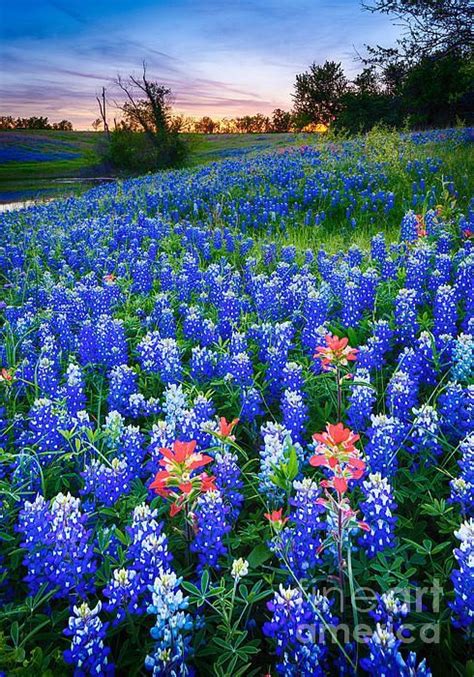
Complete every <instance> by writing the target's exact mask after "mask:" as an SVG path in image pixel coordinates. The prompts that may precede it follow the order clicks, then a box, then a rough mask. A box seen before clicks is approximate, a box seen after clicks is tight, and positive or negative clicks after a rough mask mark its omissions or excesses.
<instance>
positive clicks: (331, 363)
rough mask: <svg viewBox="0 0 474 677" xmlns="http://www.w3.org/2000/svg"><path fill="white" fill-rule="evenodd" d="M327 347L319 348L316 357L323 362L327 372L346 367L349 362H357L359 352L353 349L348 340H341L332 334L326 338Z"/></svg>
mask: <svg viewBox="0 0 474 677" xmlns="http://www.w3.org/2000/svg"><path fill="white" fill-rule="evenodd" d="M324 340H325V341H326V345H325V346H318V347H317V348H316V352H315V354H314V357H315V358H317V359H319V360H321V365H322V367H323V369H324V370H325V371H329V370H331V369H335V368H337V367H346V366H347V365H348V364H349V362H353V361H354V360H356V359H357V358H356V355H357V353H358V352H359V351H358V350H357V348H351V346H350V345H348V344H349V339H348V338H339V337H338V336H333V335H332V334H327V335H326V336H325V337H324Z"/></svg>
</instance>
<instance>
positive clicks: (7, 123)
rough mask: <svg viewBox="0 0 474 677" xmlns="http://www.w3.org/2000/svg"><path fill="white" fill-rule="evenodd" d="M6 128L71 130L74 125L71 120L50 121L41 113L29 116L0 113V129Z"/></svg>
mask: <svg viewBox="0 0 474 677" xmlns="http://www.w3.org/2000/svg"><path fill="white" fill-rule="evenodd" d="M6 129H58V130H61V131H63V132H71V131H72V129H73V127H72V122H69V120H60V121H59V122H50V121H49V118H47V117H43V116H41V115H39V116H37V115H32V116H31V117H29V118H20V117H17V118H15V117H13V116H12V115H0V130H6Z"/></svg>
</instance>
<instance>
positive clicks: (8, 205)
mask: <svg viewBox="0 0 474 677" xmlns="http://www.w3.org/2000/svg"><path fill="white" fill-rule="evenodd" d="M115 180H116V179H115V177H112V176H99V177H88V178H83V179H82V178H77V177H69V178H57V179H40V180H36V181H32V180H30V179H26V180H16V181H8V182H7V183H6V184H4V185H2V186H1V187H0V212H5V211H10V210H12V209H22V208H23V207H29V206H31V205H33V204H36V203H38V202H49V201H50V200H54V199H57V198H61V197H69V196H71V195H79V194H80V193H83V192H84V191H86V190H88V189H89V188H93V187H94V186H97V185H98V184H101V183H106V182H109V181H115Z"/></svg>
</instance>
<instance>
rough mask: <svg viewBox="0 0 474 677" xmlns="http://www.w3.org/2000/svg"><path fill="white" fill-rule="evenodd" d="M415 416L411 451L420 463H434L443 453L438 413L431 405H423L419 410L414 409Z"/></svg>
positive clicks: (411, 433) (411, 434) (411, 432)
mask: <svg viewBox="0 0 474 677" xmlns="http://www.w3.org/2000/svg"><path fill="white" fill-rule="evenodd" d="M413 414H414V418H413V423H412V427H411V431H410V444H411V448H410V451H411V452H412V453H413V454H415V455H416V459H417V460H418V461H424V462H426V461H434V460H435V459H436V457H437V456H439V455H440V453H441V447H440V443H439V437H440V428H439V416H438V412H437V411H436V409H435V408H434V407H432V406H431V405H429V404H423V405H422V406H421V407H420V408H419V409H416V408H414V409H413Z"/></svg>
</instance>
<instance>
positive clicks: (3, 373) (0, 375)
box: [0, 367, 13, 383]
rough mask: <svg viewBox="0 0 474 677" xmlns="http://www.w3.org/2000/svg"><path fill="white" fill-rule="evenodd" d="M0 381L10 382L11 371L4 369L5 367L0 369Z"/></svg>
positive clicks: (11, 377) (11, 378)
mask: <svg viewBox="0 0 474 677" xmlns="http://www.w3.org/2000/svg"><path fill="white" fill-rule="evenodd" d="M1 381H4V382H5V383H11V382H12V381H13V374H12V372H11V371H9V370H8V369H5V367H3V368H2V369H1V370H0V382H1Z"/></svg>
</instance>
